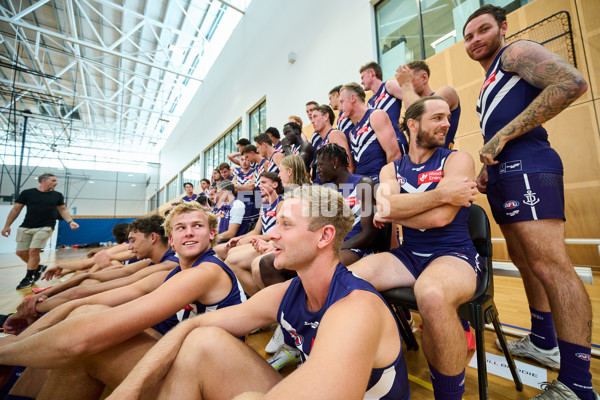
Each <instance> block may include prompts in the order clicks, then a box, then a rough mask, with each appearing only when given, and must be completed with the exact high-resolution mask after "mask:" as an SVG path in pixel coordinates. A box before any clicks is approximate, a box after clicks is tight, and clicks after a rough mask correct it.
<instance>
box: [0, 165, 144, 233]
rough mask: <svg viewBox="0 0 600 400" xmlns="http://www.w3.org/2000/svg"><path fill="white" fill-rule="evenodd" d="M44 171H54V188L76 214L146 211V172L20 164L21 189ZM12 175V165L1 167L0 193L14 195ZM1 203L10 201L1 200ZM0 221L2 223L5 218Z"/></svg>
mask: <svg viewBox="0 0 600 400" xmlns="http://www.w3.org/2000/svg"><path fill="white" fill-rule="evenodd" d="M44 172H49V173H52V174H54V175H56V177H57V179H58V185H57V186H56V190H57V191H58V192H61V193H62V194H63V196H65V204H66V205H67V209H68V210H69V212H70V213H71V215H73V216H75V217H76V216H90V215H91V216H115V215H118V216H122V215H124V216H138V215H144V214H145V213H146V204H147V201H146V198H147V197H146V182H147V175H146V174H142V173H128V172H118V171H112V172H111V171H94V170H80V169H69V170H64V169H62V170H59V169H54V168H36V169H34V168H29V167H23V172H22V178H21V180H22V188H21V190H25V189H30V188H35V187H38V186H39V182H38V181H37V177H38V176H39V175H40V174H42V173H44ZM130 175H131V176H130ZM15 176H16V167H15V166H13V165H7V166H4V168H2V174H1V177H0V178H1V180H0V183H1V186H0V195H2V196H5V197H6V196H12V195H14V193H15V187H14V183H13V180H14V179H15ZM91 182H93V183H91ZM134 185H135V186H134ZM1 204H3V205H11V204H12V203H11V202H6V201H4V202H2V203H1ZM1 223H2V224H4V220H2V221H1ZM13 226H15V224H13Z"/></svg>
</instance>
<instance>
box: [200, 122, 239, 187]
mask: <svg viewBox="0 0 600 400" xmlns="http://www.w3.org/2000/svg"><path fill="white" fill-rule="evenodd" d="M240 131H241V123H238V124H237V125H235V126H234V127H233V128H231V129H230V130H229V131H228V132H227V133H225V134H224V135H223V136H222V137H221V138H220V139H219V141H218V142H217V143H215V144H213V145H212V146H211V147H210V148H209V149H207V150H206V151H205V152H204V176H205V177H206V178H208V179H210V177H211V175H212V171H213V169H215V168H217V167H218V166H219V164H220V163H222V162H228V160H227V154H229V153H233V152H234V151H237V146H236V145H235V143H236V142H237V140H238V138H239V132H240Z"/></svg>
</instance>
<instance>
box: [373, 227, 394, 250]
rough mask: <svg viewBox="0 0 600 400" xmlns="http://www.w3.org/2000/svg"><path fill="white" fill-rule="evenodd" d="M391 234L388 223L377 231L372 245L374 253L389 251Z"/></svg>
mask: <svg viewBox="0 0 600 400" xmlns="http://www.w3.org/2000/svg"><path fill="white" fill-rule="evenodd" d="M393 233H394V232H393V230H392V224H390V223H387V224H385V225H384V227H383V228H381V229H377V237H376V239H375V243H373V250H374V251H375V253H384V252H386V251H390V247H391V243H392V234H393Z"/></svg>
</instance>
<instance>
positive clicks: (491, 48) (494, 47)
mask: <svg viewBox="0 0 600 400" xmlns="http://www.w3.org/2000/svg"><path fill="white" fill-rule="evenodd" d="M503 39H504V38H503V37H502V35H500V33H499V32H498V35H497V36H495V37H494V38H493V39H491V41H490V42H489V43H488V45H487V49H486V50H487V51H485V52H484V53H481V54H479V55H475V54H474V53H473V52H472V51H468V52H467V53H468V55H469V57H470V58H471V59H472V60H475V61H481V60H485V59H487V58H490V57H492V56H493V55H494V54H496V51H498V49H500V48H501V47H502V42H503Z"/></svg>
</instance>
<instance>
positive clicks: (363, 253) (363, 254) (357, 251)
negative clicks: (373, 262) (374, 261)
mask: <svg viewBox="0 0 600 400" xmlns="http://www.w3.org/2000/svg"><path fill="white" fill-rule="evenodd" d="M344 250H350V251H351V252H353V253H354V254H356V255H357V256H358V259H359V260H360V259H361V258H365V257H366V256H370V255H371V254H374V253H373V250H370V249H369V250H363V249H344Z"/></svg>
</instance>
